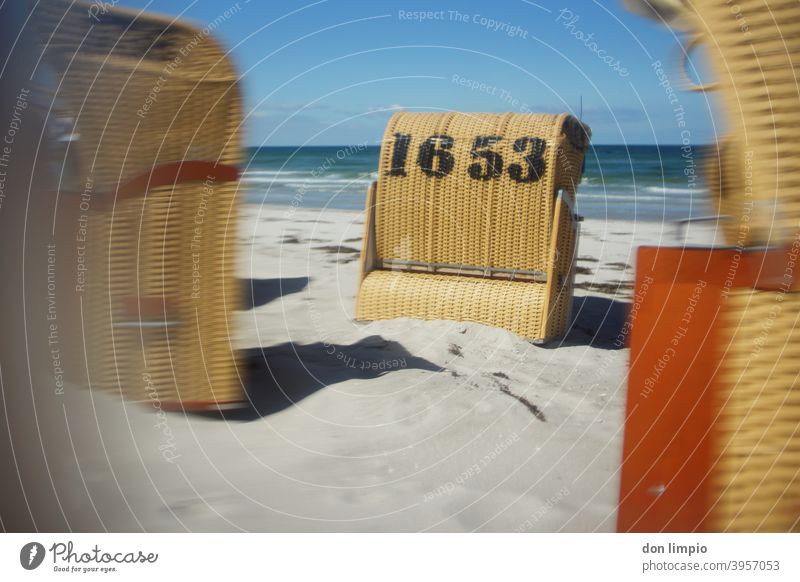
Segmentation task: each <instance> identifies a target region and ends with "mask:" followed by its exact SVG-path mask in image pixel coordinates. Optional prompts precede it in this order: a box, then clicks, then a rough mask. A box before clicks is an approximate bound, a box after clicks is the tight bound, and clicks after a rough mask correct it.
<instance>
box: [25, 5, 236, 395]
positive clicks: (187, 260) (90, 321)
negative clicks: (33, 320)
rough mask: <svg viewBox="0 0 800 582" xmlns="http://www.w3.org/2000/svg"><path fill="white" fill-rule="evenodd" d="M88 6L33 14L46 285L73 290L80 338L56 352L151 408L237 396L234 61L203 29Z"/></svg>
mask: <svg viewBox="0 0 800 582" xmlns="http://www.w3.org/2000/svg"><path fill="white" fill-rule="evenodd" d="M93 6H94V8H95V9H94V10H93V9H92V7H93ZM96 8H97V6H96V5H89V4H85V3H77V4H74V3H72V2H66V1H52V2H47V3H42V4H40V5H39V6H38V8H37V9H36V12H35V16H36V22H37V25H38V26H39V27H40V29H41V33H40V34H39V38H40V42H41V44H42V45H43V55H44V56H43V59H42V66H43V67H46V68H47V69H48V72H49V73H50V74H51V75H52V76H53V78H54V79H55V80H54V82H53V107H52V111H51V115H50V117H51V122H52V123H51V126H52V127H53V128H54V130H55V131H57V132H58V134H59V135H56V136H54V137H53V139H52V143H53V144H54V146H53V147H55V148H60V150H59V151H58V152H57V154H58V155H57V156H56V157H57V158H58V159H59V162H60V164H61V167H60V169H59V170H58V175H59V177H60V182H59V184H58V189H59V217H58V231H59V233H60V244H59V253H60V254H61V256H63V257H65V258H64V259H63V265H64V267H65V268H66V269H67V272H66V274H64V273H62V277H63V278H62V281H64V282H66V284H65V285H62V286H61V289H62V290H64V289H69V290H70V293H71V294H72V290H73V289H74V294H73V295H72V299H74V303H73V305H74V306H75V308H76V310H75V311H76V312H77V314H78V315H79V320H76V321H74V325H73V329H72V332H73V335H74V336H75V337H74V339H73V341H74V342H75V343H76V344H79V345H80V342H81V340H83V342H84V344H83V345H85V346H86V349H85V353H77V352H76V353H75V354H74V357H72V358H70V359H69V360H66V361H65V363H66V364H68V366H69V368H70V371H71V372H72V375H73V377H78V375H79V374H80V373H83V374H82V375H83V377H82V378H81V380H82V381H83V382H85V383H87V384H88V385H90V386H91V388H92V389H105V390H111V391H113V392H116V393H119V394H122V395H124V396H125V397H126V398H128V399H131V400H145V401H150V402H153V403H154V405H157V407H164V408H168V407H171V408H178V407H185V408H193V407H194V408H197V407H199V408H205V407H215V406H225V405H227V404H230V403H232V402H237V401H241V400H242V399H243V394H242V391H241V388H240V382H239V379H238V375H237V368H236V361H235V354H234V351H233V349H232V346H231V343H230V339H229V338H230V330H229V325H230V316H231V312H232V311H233V310H234V309H238V308H240V306H241V305H240V292H239V288H238V285H237V284H236V281H235V279H234V272H233V257H234V250H235V243H236V225H237V218H236V190H237V184H238V182H237V180H238V169H237V166H238V165H239V164H240V162H241V160H242V151H241V144H240V141H241V137H240V123H241V104H240V96H239V89H238V85H237V75H236V72H235V70H234V69H233V67H232V65H231V63H230V61H229V60H228V58H227V57H226V54H225V52H224V51H223V50H222V49H221V48H220V46H219V45H217V43H216V42H215V41H214V40H213V38H212V37H211V35H210V31H209V30H207V29H199V28H195V27H192V26H189V25H186V24H184V23H182V22H177V21H174V20H168V19H166V18H159V17H154V16H152V15H148V14H146V13H145V14H143V13H137V12H133V11H126V10H121V9H117V8H110V7H108V6H105V5H104V6H103V10H102V11H98V10H97V9H96ZM67 256H69V258H67ZM64 295H65V293H62V295H61V297H62V298H63V297H64ZM84 358H85V364H84V363H83V361H84Z"/></svg>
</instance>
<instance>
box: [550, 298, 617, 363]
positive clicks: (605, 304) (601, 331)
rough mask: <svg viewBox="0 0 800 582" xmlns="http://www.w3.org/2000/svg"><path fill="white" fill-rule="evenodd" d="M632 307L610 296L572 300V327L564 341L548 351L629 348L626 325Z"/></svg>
mask: <svg viewBox="0 0 800 582" xmlns="http://www.w3.org/2000/svg"><path fill="white" fill-rule="evenodd" d="M630 306H631V304H630V303H629V302H627V301H617V300H616V299H609V298H608V297H599V296H596V295H587V296H584V297H574V298H573V299H572V324H571V325H570V328H569V330H568V332H567V336H566V337H565V338H564V339H563V340H562V341H554V342H550V343H549V344H547V346H546V347H547V348H551V349H552V348H558V347H567V346H592V347H594V348H600V349H602V350H619V349H622V348H624V347H626V345H627V341H628V338H627V337H626V336H625V334H623V326H624V325H625V321H626V319H627V317H628V311H629V309H630Z"/></svg>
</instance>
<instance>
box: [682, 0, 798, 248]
mask: <svg viewBox="0 0 800 582" xmlns="http://www.w3.org/2000/svg"><path fill="white" fill-rule="evenodd" d="M686 5H687V11H689V12H690V14H691V17H690V18H687V21H688V22H690V23H691V25H690V29H691V31H692V35H693V36H692V38H691V40H690V41H689V43H688V45H687V49H686V53H687V54H688V53H690V52H691V51H692V50H693V49H694V48H695V47H697V46H701V45H702V46H704V47H705V48H706V49H707V51H708V53H709V56H710V61H711V65H712V69H713V75H714V80H713V81H712V82H710V83H707V84H704V85H694V84H692V82H691V81H687V86H688V88H689V89H690V90H694V91H708V90H716V91H718V92H719V94H720V96H721V100H722V106H723V111H724V113H725V118H726V123H727V125H728V126H729V127H728V128H727V135H726V137H725V138H724V140H723V141H722V143H721V148H720V155H719V156H718V157H717V156H715V157H712V159H711V161H710V163H709V174H710V177H711V180H710V182H711V186H712V194H714V195H715V196H716V199H715V201H714V202H715V203H716V204H717V205H718V209H719V210H720V212H723V213H725V214H726V215H728V216H729V217H730V220H731V222H732V224H731V225H729V226H727V227H726V234H727V236H728V239H729V242H730V243H731V244H739V243H740V242H741V243H743V244H744V245H746V246H752V245H763V244H782V243H786V242H788V241H789V240H791V238H792V237H793V236H794V233H795V232H796V231H797V229H798V225H800V195H798V194H797V192H798V187H800V142H798V141H797V139H796V138H795V132H796V129H797V126H798V124H800V108H799V107H798V103H799V102H800V84H798V80H797V73H796V71H797V68H798V67H800V43H798V41H797V39H798V35H800V3H798V2H794V1H791V0H788V1H787V0H742V1H737V2H736V3H734V4H731V3H730V2H728V1H726V0H693V1H692V2H690V3H689V2H687V3H686ZM685 68H686V67H684V70H685Z"/></svg>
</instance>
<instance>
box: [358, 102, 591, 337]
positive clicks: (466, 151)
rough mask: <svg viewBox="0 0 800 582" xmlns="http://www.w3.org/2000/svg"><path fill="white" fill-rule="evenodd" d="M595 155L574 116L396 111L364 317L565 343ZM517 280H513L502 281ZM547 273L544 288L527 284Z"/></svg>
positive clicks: (378, 198)
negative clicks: (577, 201) (481, 328)
mask: <svg viewBox="0 0 800 582" xmlns="http://www.w3.org/2000/svg"><path fill="white" fill-rule="evenodd" d="M587 146H588V128H586V127H585V126H583V125H582V124H581V123H580V122H578V121H577V120H576V119H575V118H573V117H571V116H569V115H567V114H562V115H538V114H512V113H508V114H487V113H444V114H442V113H408V112H402V113H397V114H395V115H394V116H393V117H392V119H391V120H390V121H389V124H388V126H387V128H386V133H385V135H384V141H383V147H382V148H381V154H380V168H379V178H378V183H377V189H376V191H375V194H374V208H370V207H369V204H370V203H371V201H368V208H367V211H368V213H370V212H372V213H374V233H367V236H368V239H369V237H373V238H374V254H375V256H374V260H373V261H372V263H373V264H371V265H370V264H367V265H366V269H365V271H366V272H367V273H369V271H371V270H372V269H373V268H377V269H379V270H378V271H374V272H372V273H369V274H367V275H366V278H365V279H364V281H363V283H362V287H361V289H360V291H359V300H358V306H357V318H358V319H362V320H373V319H387V318H395V317H416V318H420V319H454V320H466V321H475V322H479V323H484V324H488V325H495V326H499V327H504V328H507V329H509V330H511V331H513V332H515V333H518V334H520V335H522V336H524V337H527V338H531V339H548V338H552V337H554V336H557V335H560V334H563V333H564V330H565V329H566V323H567V317H568V315H569V308H570V305H569V303H570V299H571V296H572V281H573V255H574V249H575V245H576V238H577V229H576V225H575V220H574V215H573V213H572V210H571V208H572V206H573V205H574V196H575V189H576V186H577V184H578V183H579V182H580V177H581V169H582V163H583V156H584V153H585V150H586V148H587ZM559 190H563V195H562V197H561V198H559V197H558V191H559ZM368 247H369V244H368V243H367V244H365V252H366V249H367V248H368ZM369 262H370V261H367V263H369ZM408 263H412V265H413V268H411V267H410V266H408ZM404 265H405V267H404ZM431 265H435V266H436V268H435V269H433V268H432V267H431ZM406 267H408V268H406ZM448 267H450V269H449V271H450V273H448V274H443V273H442V272H441V271H442V270H443V269H447V268H448ZM381 268H386V269H390V270H391V271H392V272H391V273H386V272H382V271H380V269H381ZM414 268H415V269H416V270H420V269H422V270H423V271H429V272H427V273H425V272H411V271H412V270H414ZM486 269H489V270H493V269H496V270H498V271H486ZM433 270H436V273H435V274H433ZM510 271H515V274H514V278H513V280H505V281H500V280H498V277H505V278H506V279H509V278H510ZM536 273H538V274H540V275H541V276H540V277H539V278H538V280H537V282H534V281H532V280H525V279H526V278H527V279H535V278H536V275H535V274H536ZM474 275H479V276H478V277H476V276H474ZM480 275H484V277H481V276H480Z"/></svg>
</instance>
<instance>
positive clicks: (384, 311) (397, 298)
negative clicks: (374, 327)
mask: <svg viewBox="0 0 800 582" xmlns="http://www.w3.org/2000/svg"><path fill="white" fill-rule="evenodd" d="M546 291H547V285H546V284H544V283H534V282H527V281H508V280H501V279H486V278H480V277H460V276H453V275H435V274H427V273H409V272H399V271H372V272H371V273H369V275H367V276H366V278H365V279H364V281H363V282H362V284H361V289H360V291H359V300H358V307H357V310H356V319H359V320H362V321H371V320H378V319H394V318H398V317H411V318H415V319H450V320H457V321H470V322H474V323H482V324H484V325H491V326H495V327H502V328H504V329H507V330H509V331H511V332H513V333H516V334H517V335H520V336H522V337H524V338H527V339H534V340H538V339H545V334H544V330H543V321H544V312H545V308H546V307H545V304H546V301H545V297H546Z"/></svg>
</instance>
